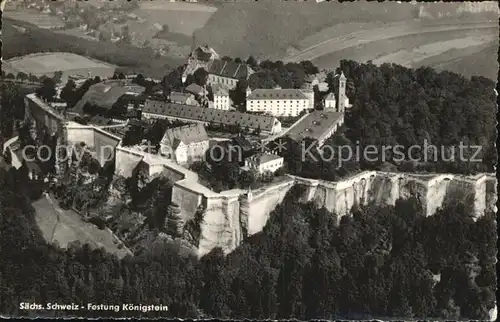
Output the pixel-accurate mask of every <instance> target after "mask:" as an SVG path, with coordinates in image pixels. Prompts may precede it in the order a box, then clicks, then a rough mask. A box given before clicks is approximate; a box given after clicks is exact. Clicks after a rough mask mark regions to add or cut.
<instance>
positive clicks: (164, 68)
mask: <svg viewBox="0 0 500 322" xmlns="http://www.w3.org/2000/svg"><path fill="white" fill-rule="evenodd" d="M13 24H15V25H17V26H22V27H24V28H26V29H27V32H25V33H22V32H20V31H19V30H17V29H15V28H14V27H13V26H12V25H13ZM2 34H3V35H2V41H3V48H2V53H3V58H4V59H9V58H12V57H15V56H22V55H26V54H30V53H36V52H56V51H65V52H71V53H75V54H79V55H83V56H88V57H92V58H95V59H98V60H102V61H106V62H109V63H112V64H115V65H118V66H121V67H123V69H124V70H125V71H130V72H137V73H139V72H140V73H143V74H145V75H147V76H150V77H161V76H164V75H165V73H167V72H168V70H169V69H171V68H174V67H177V66H178V65H180V64H182V63H183V60H181V59H175V58H170V57H159V58H156V57H155V56H154V54H153V53H151V52H147V51H144V50H142V49H140V48H137V47H133V46H123V45H120V46H118V45H116V44H112V43H102V42H97V41H90V40H85V39H81V38H78V37H75V36H70V35H65V34H56V33H53V32H51V31H49V30H44V29H40V28H37V27H36V26H34V25H31V24H29V23H24V22H19V21H14V20H11V19H4V21H3V30H2Z"/></svg>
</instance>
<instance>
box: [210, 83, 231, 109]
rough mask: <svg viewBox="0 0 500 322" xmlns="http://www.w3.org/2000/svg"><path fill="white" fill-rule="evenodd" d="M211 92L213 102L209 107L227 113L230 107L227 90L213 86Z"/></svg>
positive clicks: (217, 85)
mask: <svg viewBox="0 0 500 322" xmlns="http://www.w3.org/2000/svg"><path fill="white" fill-rule="evenodd" d="M212 92H213V94H214V101H213V103H212V104H211V105H212V106H211V107H212V108H215V109H217V110H224V111H228V110H229V109H230V107H231V100H230V99H229V91H228V90H227V88H225V87H224V86H222V85H220V84H215V85H214V86H212Z"/></svg>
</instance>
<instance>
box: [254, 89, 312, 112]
mask: <svg viewBox="0 0 500 322" xmlns="http://www.w3.org/2000/svg"><path fill="white" fill-rule="evenodd" d="M313 95H314V93H313ZM312 99H313V100H314V96H313V97H312ZM313 107H314V106H311V97H309V96H308V95H306V94H305V93H304V92H303V91H302V90H300V89H256V90H254V91H253V92H251V93H250V94H249V95H248V96H247V111H249V112H264V113H266V114H270V115H274V116H297V115H299V114H300V113H301V112H302V111H304V110H308V109H311V108H313Z"/></svg>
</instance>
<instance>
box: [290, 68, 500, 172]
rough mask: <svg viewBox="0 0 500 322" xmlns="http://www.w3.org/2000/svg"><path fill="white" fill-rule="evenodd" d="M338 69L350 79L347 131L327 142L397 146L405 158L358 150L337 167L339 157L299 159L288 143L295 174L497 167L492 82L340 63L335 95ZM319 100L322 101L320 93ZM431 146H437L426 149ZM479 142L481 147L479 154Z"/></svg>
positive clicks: (485, 169) (333, 144) (380, 148)
mask: <svg viewBox="0 0 500 322" xmlns="http://www.w3.org/2000/svg"><path fill="white" fill-rule="evenodd" d="M340 71H342V72H344V74H345V76H346V77H347V86H346V94H347V96H348V97H349V99H350V103H351V104H352V107H351V108H350V109H348V110H347V111H346V115H345V125H344V127H343V129H341V130H340V131H338V132H337V133H336V134H335V135H334V136H332V137H331V138H330V139H328V140H327V141H326V143H325V145H328V146H331V147H338V146H344V145H345V146H350V147H351V148H352V151H356V146H359V147H360V151H363V149H364V148H365V147H368V146H372V147H375V148H376V149H377V151H383V147H394V146H400V147H401V151H402V152H403V153H404V155H405V160H406V161H405V162H400V163H398V162H393V160H394V159H395V158H394V159H393V155H391V154H390V151H389V152H388V153H387V154H386V155H385V156H384V157H385V160H386V161H387V162H383V159H382V157H380V158H377V161H375V162H368V160H366V159H364V158H363V157H362V156H360V155H353V156H352V157H351V158H350V159H351V160H352V161H349V162H345V163H344V164H343V165H342V166H341V167H340V168H339V167H338V166H337V165H338V162H337V161H338V159H339V157H338V156H336V157H334V158H333V160H332V161H331V162H325V161H322V160H319V161H318V162H315V161H314V160H310V159H306V160H301V152H302V151H301V149H300V146H296V144H295V143H294V142H289V143H288V144H289V147H288V149H287V151H286V152H284V153H283V156H284V157H285V160H286V161H287V163H288V165H289V170H290V171H291V172H292V173H295V174H298V175H301V176H307V177H312V178H322V179H326V180H336V179H337V178H339V177H342V176H345V175H349V174H350V173H352V172H353V171H357V170H360V169H361V170H381V169H384V167H387V166H390V167H391V168H393V169H394V170H399V171H404V172H451V173H462V174H473V173H478V172H493V171H494V165H495V164H496V162H497V153H496V148H495V142H496V136H497V129H496V121H495V120H496V94H495V83H494V82H493V81H492V80H490V79H488V78H485V77H471V78H465V77H463V76H461V75H459V74H455V73H451V72H447V71H444V72H436V71H435V70H434V69H432V68H427V67H422V68H418V69H410V68H405V67H403V66H399V65H396V64H382V65H381V66H375V65H373V64H369V63H367V64H360V63H358V62H355V61H350V60H342V61H341V63H340V67H339V68H337V71H336V72H332V73H329V74H328V75H327V79H326V81H327V83H328V84H329V88H330V90H331V89H333V91H334V92H337V88H338V80H337V78H336V77H335V75H336V74H338V73H339V72H340ZM323 95H325V93H323ZM317 97H318V99H321V95H319V96H317ZM284 140H285V141H287V138H286V137H285V138H284ZM426 144H427V146H434V147H435V149H434V150H432V149H431V148H429V150H428V151H425V150H424V148H425V146H426ZM294 145H295V146H294ZM460 145H463V146H465V147H466V148H465V149H464V151H463V155H460V153H459V150H458V149H459V146H460ZM476 146H478V147H480V151H479V154H478V155H475V151H476V148H475V147H476ZM412 147H417V148H418V149H417V150H415V149H412ZM411 149H412V150H411ZM410 150H411V152H412V153H411V155H410ZM294 151H295V152H294ZM415 151H417V152H416V153H415ZM426 152H428V153H427V154H425V153H426ZM425 155H427V158H428V159H427V160H426V159H425V158H426V157H425ZM410 157H411V158H410ZM412 158H413V159H414V160H415V159H416V160H418V161H413V160H411V159H412ZM323 159H328V158H323ZM358 160H359V161H358Z"/></svg>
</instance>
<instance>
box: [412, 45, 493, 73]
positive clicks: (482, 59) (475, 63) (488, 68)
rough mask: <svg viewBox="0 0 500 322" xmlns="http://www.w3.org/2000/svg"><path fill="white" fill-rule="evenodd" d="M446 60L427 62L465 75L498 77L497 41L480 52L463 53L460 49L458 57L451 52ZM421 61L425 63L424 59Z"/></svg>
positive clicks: (440, 68)
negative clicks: (454, 56)
mask: <svg viewBox="0 0 500 322" xmlns="http://www.w3.org/2000/svg"><path fill="white" fill-rule="evenodd" d="M450 56H451V57H449V58H448V59H447V60H446V61H444V62H441V63H434V62H429V64H430V65H431V66H433V67H434V68H436V69H437V70H451V71H454V72H456V73H460V74H463V75H466V76H472V75H479V76H484V77H488V78H490V79H493V80H495V81H496V80H497V79H498V61H497V57H498V42H495V43H492V44H490V45H488V46H486V47H485V48H484V49H483V50H481V51H480V52H474V53H472V54H467V55H464V53H463V52H462V51H460V53H458V55H456V56H458V57H456V58H453V53H450ZM421 63H424V64H427V62H426V61H423V62H421Z"/></svg>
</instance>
